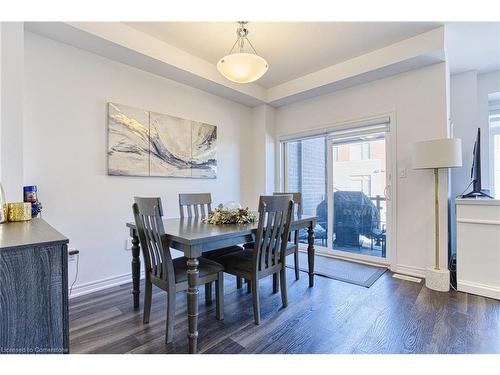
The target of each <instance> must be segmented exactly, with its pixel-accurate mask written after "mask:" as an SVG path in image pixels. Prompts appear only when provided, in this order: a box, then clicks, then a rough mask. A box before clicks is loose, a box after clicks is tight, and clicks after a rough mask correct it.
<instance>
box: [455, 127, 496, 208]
mask: <svg viewBox="0 0 500 375" xmlns="http://www.w3.org/2000/svg"><path fill="white" fill-rule="evenodd" d="M472 153H473V154H472V168H471V171H470V178H471V180H472V181H471V183H472V191H471V192H470V193H467V194H464V195H462V198H480V197H484V198H492V197H490V196H489V195H488V194H486V193H484V192H483V191H482V189H481V128H477V136H476V142H475V143H474V150H473V151H472Z"/></svg>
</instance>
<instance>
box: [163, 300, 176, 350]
mask: <svg viewBox="0 0 500 375" xmlns="http://www.w3.org/2000/svg"><path fill="white" fill-rule="evenodd" d="M174 328H175V290H172V291H170V292H167V335H166V336H165V342H166V343H167V344H168V343H170V342H172V341H174Z"/></svg>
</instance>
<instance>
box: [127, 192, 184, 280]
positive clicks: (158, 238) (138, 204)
mask: <svg viewBox="0 0 500 375" xmlns="http://www.w3.org/2000/svg"><path fill="white" fill-rule="evenodd" d="M134 202H135V203H134V204H133V206H132V209H133V211H134V218H135V225H136V226H137V231H138V233H139V240H140V242H141V248H142V254H143V257H144V266H145V270H146V277H149V275H151V276H153V277H156V278H158V279H161V280H164V281H166V282H167V283H175V274H174V266H173V263H172V256H171V254H170V247H169V243H168V241H167V239H166V237H165V230H164V228H163V221H162V216H163V211H162V208H161V199H160V198H140V197H134Z"/></svg>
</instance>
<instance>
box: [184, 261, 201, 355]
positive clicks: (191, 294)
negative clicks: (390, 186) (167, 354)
mask: <svg viewBox="0 0 500 375" xmlns="http://www.w3.org/2000/svg"><path fill="white" fill-rule="evenodd" d="M198 265H199V262H198V258H188V260H187V279H188V290H187V310H188V311H187V312H188V341H189V353H196V352H197V351H198V348H197V346H198V287H197V282H198V273H199V271H198Z"/></svg>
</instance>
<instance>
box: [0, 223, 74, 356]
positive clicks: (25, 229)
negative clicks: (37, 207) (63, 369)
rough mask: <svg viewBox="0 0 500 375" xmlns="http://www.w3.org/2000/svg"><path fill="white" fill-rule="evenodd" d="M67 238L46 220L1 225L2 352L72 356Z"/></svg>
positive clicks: (0, 322)
mask: <svg viewBox="0 0 500 375" xmlns="http://www.w3.org/2000/svg"><path fill="white" fill-rule="evenodd" d="M67 244H68V239H67V238H66V237H64V236H63V235H62V234H60V233H59V232H57V231H56V230H55V229H54V228H52V227H51V226H50V225H49V224H47V223H46V222H45V221H44V220H42V219H39V218H35V219H33V220H31V221H26V222H15V223H4V224H1V225H0V353H4V354H5V353H58V354H60V353H68V352H69V323H68V261H67V259H68V251H67V248H68V245H67Z"/></svg>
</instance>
